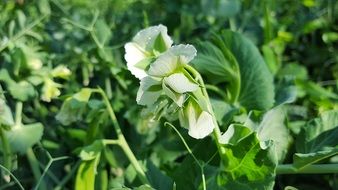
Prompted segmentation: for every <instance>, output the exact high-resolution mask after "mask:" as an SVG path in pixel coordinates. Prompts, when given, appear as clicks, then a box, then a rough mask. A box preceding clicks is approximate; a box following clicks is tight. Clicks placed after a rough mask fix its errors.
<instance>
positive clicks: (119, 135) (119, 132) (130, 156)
mask: <svg viewBox="0 0 338 190" xmlns="http://www.w3.org/2000/svg"><path fill="white" fill-rule="evenodd" d="M94 92H98V93H100V94H101V96H102V97H103V100H104V103H105V105H106V107H107V111H108V113H109V116H110V119H111V120H112V122H113V126H114V129H115V132H116V134H117V138H118V141H119V145H120V147H121V148H122V150H123V151H124V153H125V154H126V156H127V158H128V159H129V161H130V162H131V164H132V165H133V167H134V168H135V170H136V172H137V174H138V177H139V178H140V180H141V181H142V182H143V183H145V184H149V181H148V179H147V177H146V174H145V172H144V171H143V169H142V167H141V165H140V163H139V162H138V161H137V159H136V157H135V155H134V153H133V152H132V150H131V149H130V147H129V145H128V143H127V141H126V139H125V137H124V136H123V133H122V130H121V127H120V125H119V123H118V122H117V119H116V116H115V113H114V110H113V108H112V107H111V105H110V102H109V99H108V97H107V95H106V93H105V92H104V91H103V90H102V89H101V88H98V89H97V90H94Z"/></svg>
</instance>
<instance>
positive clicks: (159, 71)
mask: <svg viewBox="0 0 338 190" xmlns="http://www.w3.org/2000/svg"><path fill="white" fill-rule="evenodd" d="M196 52H197V51H196V49H195V47H194V46H192V45H177V46H173V47H171V48H169V49H168V50H167V51H166V52H164V53H163V54H161V55H160V56H159V57H158V59H157V60H156V61H154V62H153V63H152V64H150V68H149V70H148V74H149V75H151V76H156V77H165V76H168V75H170V74H172V73H173V72H174V71H175V70H176V69H178V68H179V67H180V66H181V65H182V64H188V63H189V62H190V61H191V60H192V59H193V58H194V57H195V56H196Z"/></svg>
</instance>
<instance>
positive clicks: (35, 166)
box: [26, 148, 46, 189]
mask: <svg viewBox="0 0 338 190" xmlns="http://www.w3.org/2000/svg"><path fill="white" fill-rule="evenodd" d="M26 155H27V159H28V162H29V165H30V167H31V169H32V173H33V176H34V178H35V181H37V182H39V181H40V179H41V171H40V166H39V161H38V160H37V159H36V156H35V154H34V152H33V150H32V148H29V149H28V150H27V153H26ZM40 187H41V189H46V184H45V183H44V182H41V186H40Z"/></svg>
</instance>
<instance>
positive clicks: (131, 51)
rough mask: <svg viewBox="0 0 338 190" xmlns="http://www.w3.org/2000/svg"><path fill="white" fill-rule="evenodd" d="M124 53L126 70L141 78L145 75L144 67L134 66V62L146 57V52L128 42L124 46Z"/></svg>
mask: <svg viewBox="0 0 338 190" xmlns="http://www.w3.org/2000/svg"><path fill="white" fill-rule="evenodd" d="M124 49H125V50H126V54H125V55H124V59H125V60H126V61H127V67H128V70H129V71H130V72H131V74H133V75H134V76H135V77H136V78H138V79H140V80H141V79H142V78H144V77H146V76H147V73H146V72H145V70H144V69H142V68H138V67H136V64H137V63H139V62H141V61H142V60H144V59H146V58H147V54H146V53H145V52H144V51H142V50H141V48H140V47H139V46H138V45H137V44H136V43H134V42H129V43H127V44H126V45H125V46H124Z"/></svg>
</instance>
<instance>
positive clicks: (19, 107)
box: [15, 102, 22, 126]
mask: <svg viewBox="0 0 338 190" xmlns="http://www.w3.org/2000/svg"><path fill="white" fill-rule="evenodd" d="M21 122H22V102H17V103H16V106H15V126H20V125H21Z"/></svg>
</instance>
